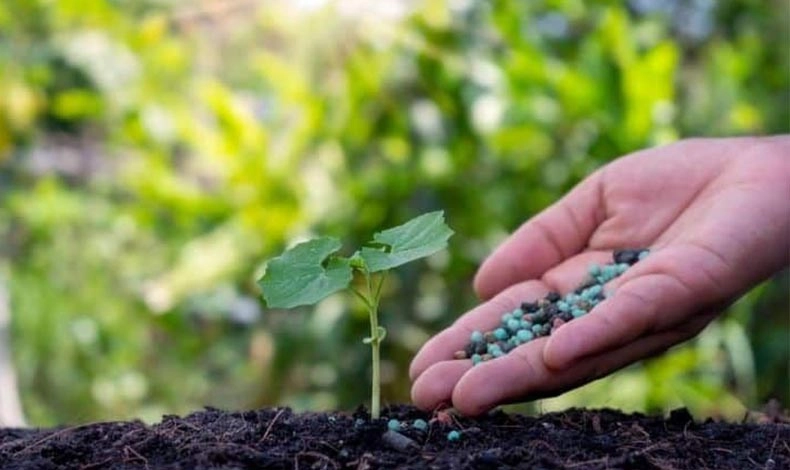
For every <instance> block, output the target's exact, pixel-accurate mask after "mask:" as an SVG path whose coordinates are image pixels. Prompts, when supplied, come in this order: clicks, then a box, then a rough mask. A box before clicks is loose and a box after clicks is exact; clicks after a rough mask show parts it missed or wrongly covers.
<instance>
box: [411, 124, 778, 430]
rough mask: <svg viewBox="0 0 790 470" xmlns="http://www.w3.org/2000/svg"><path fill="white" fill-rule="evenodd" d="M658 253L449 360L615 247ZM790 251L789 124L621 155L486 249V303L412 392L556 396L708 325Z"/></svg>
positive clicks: (448, 338)
mask: <svg viewBox="0 0 790 470" xmlns="http://www.w3.org/2000/svg"><path fill="white" fill-rule="evenodd" d="M632 247H649V248H650V249H651V254H650V256H648V257H647V258H646V259H645V260H644V261H640V262H639V263H637V264H636V265H634V266H633V267H632V268H630V269H629V270H627V271H626V272H625V274H623V275H622V276H620V277H619V278H617V279H615V280H614V281H612V282H611V283H609V284H607V290H609V291H611V292H613V293H612V294H610V295H609V296H608V297H607V299H606V300H604V301H603V302H601V303H600V304H599V305H597V306H596V307H595V308H594V309H593V310H592V311H591V312H590V314H588V315H585V316H583V317H581V318H578V319H576V320H573V321H571V322H569V323H567V324H565V325H563V326H562V327H561V328H559V329H557V331H556V332H555V333H553V334H552V335H551V336H549V337H543V338H539V339H536V340H533V341H530V342H529V343H526V344H524V345H521V346H519V347H518V348H516V349H514V350H513V351H511V352H510V353H509V354H507V355H504V356H502V357H500V358H497V359H494V360H491V361H486V362H484V363H481V364H479V365H477V366H475V367H472V363H471V361H469V360H453V359H452V356H453V352H455V351H457V350H460V349H463V348H464V346H465V345H466V344H467V343H468V341H469V336H470V333H471V332H472V331H474V330H481V331H485V330H489V329H491V328H492V327H494V326H495V325H497V324H498V323H499V320H500V317H501V315H502V314H503V313H505V312H508V311H511V310H513V309H514V308H516V307H517V306H518V305H520V304H521V302H523V301H528V300H535V299H539V298H541V297H543V296H544V295H545V294H546V293H547V292H549V291H558V292H560V293H566V292H570V291H572V290H574V289H575V288H576V287H577V286H578V284H579V283H580V282H581V281H582V280H583V279H584V277H585V276H586V273H587V267H588V266H589V265H590V264H592V263H599V264H601V263H605V262H607V261H609V260H611V252H612V250H614V249H617V248H632ZM789 257H790V136H776V137H766V138H730V139H691V140H684V141H681V142H677V143H675V144H671V145H668V146H665V147H660V148H654V149H648V150H643V151H640V152H637V153H634V154H631V155H628V156H626V157H623V158H620V159H618V160H615V161H613V162H611V163H610V164H608V165H606V166H604V167H603V168H601V169H599V170H598V171H596V172H595V173H593V174H592V175H591V176H589V177H588V178H587V179H585V180H584V181H582V182H581V183H580V184H579V185H578V186H577V187H575V188H574V189H573V190H572V191H571V192H570V193H568V194H567V195H566V196H565V197H563V198H562V199H561V200H559V201H558V202H557V203H555V204H554V205H552V206H551V207H549V208H547V209H546V210H544V211H543V212H541V213H540V214H538V215H537V216H535V217H533V218H532V219H530V220H529V221H527V222H526V223H525V224H524V225H522V226H521V227H520V228H519V229H518V230H517V231H516V232H515V233H513V234H512V235H511V236H510V237H509V238H508V239H507V240H506V241H505V242H504V243H503V244H502V245H500V246H499V247H498V248H497V249H496V250H495V251H494V253H493V254H492V255H491V256H490V257H489V258H488V259H486V260H485V262H484V263H483V265H482V266H481V267H480V270H479V271H478V273H477V276H476V278H475V281H474V287H475V290H476V292H477V293H478V295H479V296H480V297H481V298H483V299H486V301H485V302H484V303H482V304H481V305H479V306H477V307H476V308H474V309H472V310H471V311H469V312H467V313H466V314H464V315H463V316H461V317H460V318H459V319H458V320H457V321H456V322H455V323H454V324H453V325H451V326H450V327H449V328H447V329H445V330H444V331H442V332H440V333H439V334H437V335H436V336H434V337H433V338H432V339H430V340H429V341H428V342H427V343H426V344H425V345H424V346H423V347H422V349H421V350H420V351H419V352H418V354H417V355H416V357H415V358H414V360H413V361H412V364H411V367H410V370H409V375H410V377H411V379H412V382H413V386H412V400H413V401H414V403H415V404H416V405H417V406H419V407H421V408H423V409H432V408H435V407H437V406H438V405H440V404H443V403H452V405H453V406H454V407H455V408H456V409H458V410H459V411H460V412H462V413H464V414H468V415H477V414H480V413H483V412H485V411H487V410H489V409H490V408H493V407H494V406H497V405H499V404H504V403H508V402H514V401H523V400H529V399H534V398H539V397H544V396H552V395H556V394H559V393H561V392H563V391H566V390H569V389H571V388H574V387H577V386H579V385H582V384H584V383H587V382H590V381H593V380H596V379H598V378H601V377H603V376H605V375H607V374H609V373H611V372H613V371H615V370H618V369H620V368H622V367H624V366H626V365H628V364H631V363H633V362H635V361H637V360H640V359H643V358H646V357H649V356H653V355H655V354H658V353H660V352H662V351H664V350H666V349H667V348H669V347H671V346H672V345H675V344H677V343H680V342H682V341H685V340H687V339H689V338H691V337H693V336H695V335H696V334H697V333H699V332H700V331H701V330H702V329H703V328H704V327H705V326H706V325H707V324H708V323H709V322H710V321H711V320H712V319H713V318H715V316H716V315H717V314H718V313H719V312H721V311H722V309H724V308H725V307H726V306H727V305H729V304H730V303H731V302H732V301H734V300H735V299H737V298H738V297H739V296H740V295H742V294H743V293H745V292H746V291H747V290H748V289H749V288H751V287H753V286H754V285H755V284H757V283H759V282H760V281H761V280H764V279H766V278H767V277H769V276H770V275H771V274H773V273H775V272H776V271H778V270H780V269H781V268H782V267H784V266H786V265H787V264H788V261H789Z"/></svg>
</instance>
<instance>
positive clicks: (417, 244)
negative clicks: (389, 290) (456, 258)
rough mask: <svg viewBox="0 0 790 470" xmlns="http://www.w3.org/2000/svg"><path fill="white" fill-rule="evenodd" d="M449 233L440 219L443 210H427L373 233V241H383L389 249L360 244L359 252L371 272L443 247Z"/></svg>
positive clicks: (449, 230) (427, 254) (442, 215)
mask: <svg viewBox="0 0 790 470" xmlns="http://www.w3.org/2000/svg"><path fill="white" fill-rule="evenodd" d="M452 234H453V231H452V230H451V229H450V227H448V226H447V225H446V224H445V223H444V212H443V211H436V212H430V213H428V214H423V215H421V216H418V217H415V218H413V219H412V220H410V221H408V222H406V223H405V224H403V225H399V226H397V227H393V228H390V229H387V230H384V231H383V232H379V233H377V234H375V235H374V236H373V243H375V244H382V245H386V246H387V247H389V249H387V250H382V249H377V248H370V247H363V248H362V250H361V251H360V254H361V256H362V258H363V259H364V260H365V263H366V264H367V267H368V271H370V272H372V273H375V272H378V271H384V270H386V269H391V268H394V267H396V266H400V265H402V264H406V263H408V262H410V261H414V260H416V259H419V258H424V257H426V256H430V255H432V254H434V253H436V252H437V251H439V250H442V249H444V248H446V247H447V240H448V239H449V238H450V237H451V236H452Z"/></svg>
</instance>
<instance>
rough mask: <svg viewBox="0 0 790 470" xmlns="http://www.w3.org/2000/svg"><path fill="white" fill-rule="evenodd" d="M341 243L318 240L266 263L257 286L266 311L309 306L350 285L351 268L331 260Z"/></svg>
mask: <svg viewBox="0 0 790 470" xmlns="http://www.w3.org/2000/svg"><path fill="white" fill-rule="evenodd" d="M340 247H341V243H340V241H339V240H337V239H336V238H332V237H321V238H316V239H315V240H310V241H307V242H304V243H300V244H298V245H296V246H295V247H293V248H291V249H290V250H287V251H286V252H285V253H283V254H282V255H280V256H278V257H276V258H274V259H272V260H271V261H269V264H268V266H267V268H266V273H265V274H264V275H263V277H262V278H261V280H260V281H259V284H260V286H261V290H263V297H264V298H265V299H266V303H267V304H268V305H269V307H274V308H292V307H297V306H299V305H310V304H314V303H316V302H318V301H319V300H321V299H323V298H325V297H326V296H328V295H329V294H332V293H334V292H337V291H339V290H341V289H344V288H346V287H347V286H348V284H349V282H351V277H352V274H351V266H350V265H349V262H348V260H347V259H345V258H331V259H330V260H329V262H328V263H327V264H326V266H324V261H325V260H326V259H327V257H328V256H329V255H331V254H332V253H334V252H336V251H337V250H339V249H340Z"/></svg>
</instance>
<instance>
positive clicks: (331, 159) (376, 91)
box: [0, 0, 790, 425]
mask: <svg viewBox="0 0 790 470" xmlns="http://www.w3.org/2000/svg"><path fill="white" fill-rule="evenodd" d="M787 8H788V7H787V4H786V3H785V2H781V1H779V0H769V1H766V2H754V1H749V0H727V1H721V2H712V1H709V0H672V1H657V0H655V1H654V0H638V1H637V0H633V1H630V2H613V1H597V2H582V1H579V0H567V1H562V0H542V1H534V2H524V1H521V0H503V1H498V2H483V1H475V0H447V1H440V0H424V1H414V2H398V1H388V2H362V1H355V2H352V1H344V2H326V1H318V0H315V1H307V0H303V1H299V2H287V1H279V2H269V1H266V2H264V1H260V2H257V1H250V0H213V1H212V0H206V1H202V2H174V1H166V0H137V1H125V2H118V1H112V0H59V1H56V2H53V1H48V0H4V1H3V2H0V240H2V244H0V269H2V271H5V272H7V273H8V276H7V277H8V280H9V284H10V291H11V298H12V309H13V319H12V335H13V344H12V346H13V352H14V357H15V360H16V365H17V369H18V370H17V372H18V374H19V380H20V388H21V393H22V396H23V401H24V405H25V411H26V413H27V415H28V416H29V419H30V421H31V422H33V423H35V424H40V425H47V424H53V423H65V422H79V421H87V420H96V419H110V418H115V419H117V418H127V417H133V416H134V417H142V418H144V419H149V420H153V419H158V418H159V416H160V415H161V414H162V413H165V412H168V413H170V412H186V411H189V410H192V409H195V408H198V407H200V406H202V405H209V404H211V405H216V406H222V407H251V406H261V405H270V404H275V403H278V404H289V405H292V406H295V407H299V408H306V407H309V408H335V407H344V408H349V407H353V406H355V405H356V404H357V403H361V402H364V400H365V399H366V395H367V392H368V390H367V386H365V385H364V384H366V383H368V381H367V380H360V377H363V376H364V375H365V374H366V373H367V372H366V371H368V369H369V367H368V364H367V361H368V358H367V350H366V348H364V347H362V346H361V344H360V340H361V338H362V337H364V336H365V330H366V321H367V319H366V314H365V312H364V310H362V309H361V307H360V306H359V305H357V304H356V303H355V302H354V301H353V299H352V298H350V297H348V296H344V295H335V296H333V297H331V298H329V299H327V300H325V301H324V302H322V303H321V304H319V305H318V307H317V308H315V309H305V310H303V311H298V312H283V311H262V309H261V305H260V303H259V301H258V298H259V293H258V291H257V290H256V286H255V284H254V280H255V278H256V277H257V275H259V274H260V262H261V260H263V259H265V258H267V257H270V256H271V255H273V254H276V253H277V252H279V251H280V250H281V249H282V248H283V247H285V246H287V245H288V244H290V243H292V242H294V241H296V240H299V239H303V238H305V237H307V236H311V235H314V234H316V233H321V234H328V235H334V236H339V237H341V238H343V239H344V240H348V241H349V246H356V245H358V244H359V243H361V242H363V241H365V237H367V235H368V234H370V233H372V232H374V231H376V230H378V229H380V228H381V227H387V226H392V225H397V224H399V223H401V222H403V221H404V220H407V219H409V218H410V217H412V216H414V215H416V214H418V213H421V212H426V211H428V210H433V209H444V210H445V211H446V212H447V218H448V222H449V224H450V225H451V226H452V227H453V229H454V230H455V231H456V232H457V234H458V235H457V236H456V237H455V238H454V240H453V242H452V243H451V247H450V251H449V253H446V254H439V255H437V256H434V257H432V258H430V259H429V260H428V261H427V262H425V263H421V264H415V265H414V266H409V267H406V268H404V269H403V270H400V271H399V272H398V273H397V275H396V276H393V279H392V280H393V281H394V282H391V283H389V290H390V292H387V293H385V294H384V295H385V298H387V299H389V300H388V301H386V302H385V303H384V305H382V320H383V323H384V324H385V325H386V326H387V328H388V330H389V331H390V335H389V337H388V341H387V344H385V345H384V351H383V357H384V358H385V359H387V360H386V363H385V364H384V365H383V377H382V378H383V380H384V401H385V402H386V401H392V402H394V401H404V400H407V399H408V379H407V374H406V368H407V365H408V361H409V359H410V358H411V356H412V355H413V353H414V352H415V351H416V349H417V348H418V347H419V346H420V344H421V343H422V342H423V341H424V340H425V339H427V338H428V337H429V335H430V334H432V333H433V332H435V331H437V330H438V329H439V328H441V327H442V326H444V325H446V324H448V323H449V322H450V321H451V320H452V319H453V318H454V317H456V316H457V315H459V314H460V313H462V312H463V311H465V310H466V309H468V308H470V307H471V306H473V305H474V304H475V297H474V294H473V292H472V291H471V282H470V279H471V276H472V275H473V273H474V270H475V267H476V266H477V265H478V264H479V263H480V261H481V260H482V259H483V258H484V257H485V255H486V254H487V253H488V252H489V251H490V250H491V249H492V248H493V247H494V246H496V244H497V243H498V242H499V241H501V240H502V238H503V237H504V236H505V235H506V234H507V233H508V232H509V231H511V230H513V229H514V228H515V227H517V226H518V225H519V224H520V223H521V222H522V221H524V220H525V219H526V218H528V217H529V216H530V215H532V214H535V213H536V212H537V211H539V210H540V209H542V208H543V207H545V206H547V205H548V204H550V203H551V202H552V201H554V200H555V199H557V198H558V197H560V196H561V195H562V194H563V193H564V192H565V191H567V190H568V189H569V188H570V187H572V186H573V185H574V184H575V183H576V182H577V181H579V179H581V178H582V177H584V176H585V175H586V174H588V173H589V172H591V171H592V170H593V169H594V168H596V167H598V166H600V165H602V164H604V163H606V162H607V161H609V160H611V159H613V158H615V157H617V156H620V155H623V154H625V153H628V152H630V151H633V150H636V149H639V148H643V147H647V146H652V145H658V144H662V143H667V142H670V141H673V140H676V139H678V138H682V137H686V136H696V135H703V136H720V135H736V134H769V133H780V132H785V133H786V132H788V125H790V116H789V114H788V113H789V111H788V106H787V103H788V99H790V95H789V93H790V92H789V91H788V90H789V88H790V78H789V77H788V74H790V64H788V54H787V46H788V26H787V23H786V22H785V21H784V20H785V19H786V18H787V16H788V11H787ZM786 285H787V279H786V278H784V281H782V280H775V281H773V282H772V283H768V284H766V285H764V286H761V287H760V288H759V289H757V290H755V291H754V292H752V293H751V294H749V295H748V296H747V297H745V298H744V299H742V300H741V301H739V303H737V304H736V305H735V306H734V307H733V308H732V309H731V312H730V313H729V314H728V315H726V316H725V317H723V319H722V320H721V321H719V322H717V323H715V324H714V325H713V326H712V327H711V328H709V329H708V330H706V331H705V332H704V333H703V334H702V335H701V337H700V338H699V339H698V340H696V341H693V342H691V343H689V344H688V345H686V346H684V347H680V348H677V349H675V350H673V351H672V352H670V353H668V354H666V355H664V356H662V357H661V358H658V359H655V360H652V361H648V362H646V363H645V364H643V365H637V366H634V367H631V368H629V369H627V370H625V371H622V372H621V373H618V374H616V375H615V376H613V377H611V378H608V379H605V380H602V381H599V382H596V383H594V384H592V385H590V386H588V387H584V388H582V389H580V390H578V391H576V392H573V393H570V394H566V395H564V396H562V397H559V398H557V399H554V400H546V401H544V402H542V403H539V404H538V407H539V408H541V409H551V408H552V407H558V406H570V405H585V406H599V405H608V406H621V407H624V408H633V409H641V410H651V411H655V410H662V409H666V408H668V407H672V406H675V405H677V404H680V403H682V404H686V405H688V406H690V407H691V408H692V410H693V411H695V412H697V413H702V414H724V415H728V416H737V415H738V414H739V413H741V412H742V411H743V409H744V406H746V407H755V406H757V405H759V404H760V403H761V402H762V401H764V400H766V399H767V398H768V397H770V396H780V397H781V398H783V399H784V400H785V402H787V400H788V399H790V397H788V393H789V392H788V390H790V385H789V384H788V370H787V364H788V356H789V353H788V338H787V335H788V331H790V326H789V325H788V317H790V313H789V312H788V300H787V289H786ZM346 311H351V312H352V313H353V315H344V312H346ZM758 319H759V321H757V320H758ZM349 384H358V385H354V386H349Z"/></svg>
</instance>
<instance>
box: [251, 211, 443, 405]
mask: <svg viewBox="0 0 790 470" xmlns="http://www.w3.org/2000/svg"><path fill="white" fill-rule="evenodd" d="M452 234H453V231H452V230H451V229H450V228H449V227H448V226H447V225H445V223H444V212H442V211H437V212H430V213H427V214H423V215H420V216H418V217H416V218H414V219H412V220H410V221H408V222H406V223H405V224H403V225H399V226H397V227H393V228H390V229H387V230H384V231H382V232H378V233H376V234H375V235H373V240H371V241H370V242H368V243H366V244H365V245H364V246H363V247H362V248H360V249H359V250H358V251H357V252H355V253H354V254H353V255H352V256H351V257H349V258H346V257H343V256H341V255H339V254H337V252H338V251H339V250H340V248H341V246H342V244H341V243H340V240H338V239H336V238H333V237H320V238H316V239H313V240H309V241H306V242H304V243H300V244H298V245H296V246H294V247H293V248H291V249H289V250H286V251H285V252H284V253H283V254H281V255H280V256H278V257H276V258H273V259H271V260H270V261H269V262H268V264H267V266H266V271H265V273H264V275H263V277H261V279H260V280H259V281H258V284H259V285H260V287H261V290H262V291H263V297H264V299H265V300H266V304H267V305H268V306H269V307H271V308H293V307H298V306H300V305H312V304H315V303H317V302H318V301H320V300H322V299H323V298H325V297H327V296H329V295H330V294H333V293H335V292H337V291H340V290H342V289H345V288H348V287H349V286H351V291H352V292H353V293H354V295H356V296H357V298H359V299H360V301H362V303H363V304H364V305H365V307H366V309H367V311H368V316H369V319H370V336H369V337H367V338H365V339H364V340H363V342H364V343H365V344H369V345H370V347H371V357H372V368H373V370H372V384H371V400H370V401H371V404H370V414H371V416H372V417H373V418H374V419H376V418H378V417H379V413H380V408H381V405H380V387H381V386H380V364H379V346H380V344H381V341H382V340H383V339H384V337H385V336H386V334H387V330H385V329H384V327H383V326H380V325H379V320H378V308H379V300H380V298H381V291H382V286H383V285H384V280H385V278H386V275H387V272H388V271H389V270H390V269H392V268H395V267H398V266H400V265H402V264H406V263H408V262H410V261H414V260H416V259H419V258H424V257H426V256H429V255H432V254H434V253H436V252H437V251H439V250H442V249H444V248H446V247H447V240H448V239H449V238H450V237H451V236H452ZM355 274H356V275H357V276H359V277H360V278H361V281H362V282H361V284H362V285H363V288H362V289H359V288H357V286H355V285H354V284H352V282H351V281H352V280H353V278H354V275H355Z"/></svg>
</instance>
